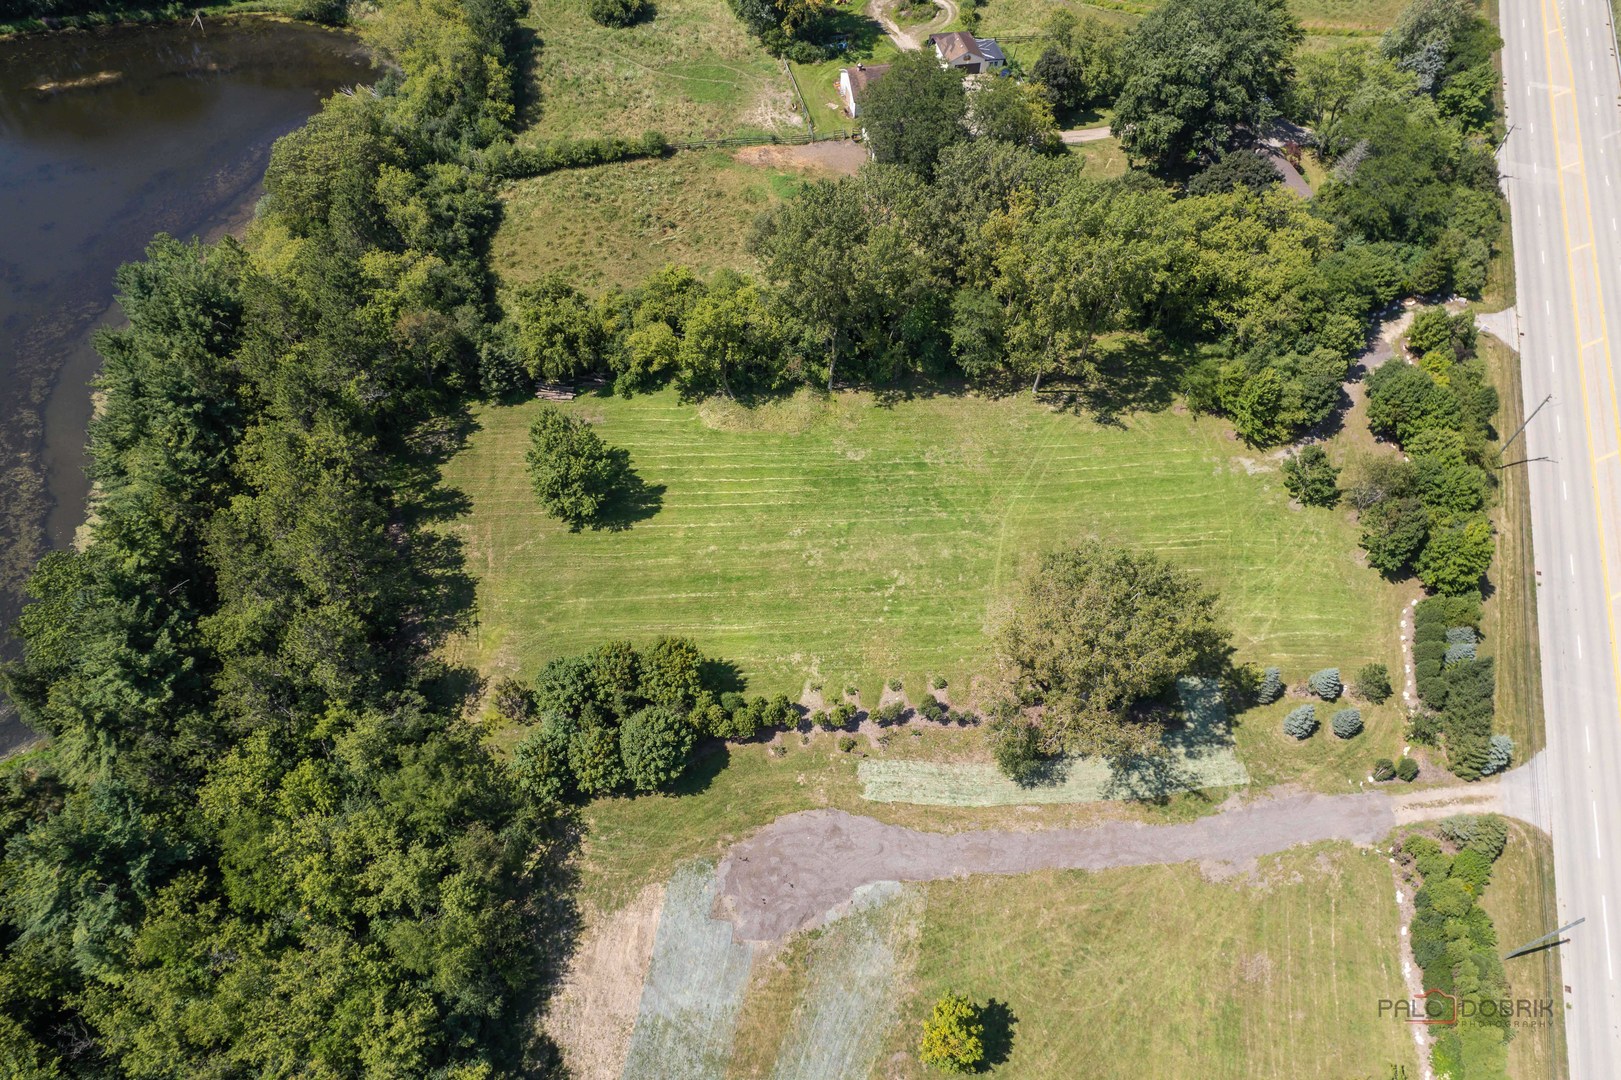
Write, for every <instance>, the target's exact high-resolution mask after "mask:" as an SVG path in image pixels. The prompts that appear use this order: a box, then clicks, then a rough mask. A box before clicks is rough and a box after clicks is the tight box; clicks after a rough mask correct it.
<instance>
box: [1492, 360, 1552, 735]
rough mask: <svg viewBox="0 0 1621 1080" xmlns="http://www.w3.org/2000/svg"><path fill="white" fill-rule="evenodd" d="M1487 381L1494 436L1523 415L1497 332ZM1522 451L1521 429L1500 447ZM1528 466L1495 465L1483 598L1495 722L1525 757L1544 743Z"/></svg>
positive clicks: (1509, 452)
mask: <svg viewBox="0 0 1621 1080" xmlns="http://www.w3.org/2000/svg"><path fill="white" fill-rule="evenodd" d="M1480 348H1481V352H1482V354H1483V355H1484V356H1485V357H1486V364H1487V366H1488V370H1489V371H1490V373H1491V381H1492V385H1494V386H1496V387H1497V391H1498V397H1499V399H1500V400H1501V402H1502V404H1501V405H1500V406H1499V408H1498V413H1497V416H1496V418H1495V420H1494V424H1495V426H1496V428H1497V433H1498V438H1499V439H1500V440H1501V439H1506V438H1508V437H1509V436H1510V435H1512V434H1513V433H1514V431H1515V429H1516V428H1518V427H1519V426H1520V425H1521V424H1522V423H1523V422H1524V421H1525V413H1526V409H1527V408H1528V407H1529V408H1532V409H1534V408H1536V406H1537V403H1536V402H1534V401H1533V402H1529V403H1526V402H1522V401H1521V397H1520V394H1521V391H1520V364H1519V358H1518V357H1516V356H1515V355H1514V353H1512V352H1511V351H1509V349H1508V348H1506V347H1505V346H1503V345H1502V344H1500V343H1499V342H1498V341H1497V340H1496V339H1495V338H1493V337H1490V336H1488V335H1486V334H1482V335H1481V336H1480ZM1523 457H1525V442H1524V436H1523V435H1522V436H1521V437H1520V438H1519V439H1517V440H1515V442H1514V444H1513V445H1511V446H1509V447H1508V448H1507V449H1506V451H1505V452H1504V454H1503V459H1504V460H1505V461H1515V460H1517V459H1520V458H1523ZM1526 470H1527V466H1525V465H1510V466H1508V467H1507V468H1504V469H1499V470H1498V473H1497V477H1498V480H1499V485H1500V486H1499V487H1498V494H1497V505H1496V507H1494V508H1493V512H1492V524H1493V525H1494V526H1495V527H1496V529H1497V558H1496V559H1495V560H1494V561H1493V563H1492V568H1491V570H1490V572H1489V575H1488V577H1489V580H1490V581H1491V584H1492V589H1491V591H1490V592H1489V593H1488V595H1487V597H1486V604H1485V610H1484V625H1483V627H1482V629H1483V630H1484V631H1485V635H1486V641H1485V645H1484V649H1485V651H1486V652H1487V653H1489V654H1490V655H1492V656H1493V657H1495V658H1496V661H1497V725H1498V727H1499V728H1500V729H1501V730H1502V731H1503V732H1504V733H1505V734H1507V735H1508V736H1509V737H1510V738H1512V739H1513V740H1514V747H1515V751H1514V753H1515V758H1516V761H1517V762H1519V761H1527V760H1529V759H1530V757H1531V755H1532V754H1535V753H1536V752H1537V751H1538V750H1541V749H1542V748H1543V746H1545V745H1546V744H1547V739H1546V736H1545V734H1544V731H1543V721H1542V653H1541V639H1540V637H1539V636H1538V633H1537V579H1536V565H1535V559H1534V557H1533V552H1532V542H1531V490H1530V489H1531V478H1530V476H1529V475H1528V474H1527V471H1526Z"/></svg>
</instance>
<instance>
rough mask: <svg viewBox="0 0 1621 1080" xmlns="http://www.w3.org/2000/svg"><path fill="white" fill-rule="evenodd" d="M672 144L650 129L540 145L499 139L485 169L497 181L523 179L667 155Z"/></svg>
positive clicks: (485, 159) (485, 161) (487, 156)
mask: <svg viewBox="0 0 1621 1080" xmlns="http://www.w3.org/2000/svg"><path fill="white" fill-rule="evenodd" d="M669 152H670V144H669V143H668V142H666V141H665V138H664V136H663V135H660V134H659V133H658V132H656V131H649V132H647V133H646V134H645V135H642V136H641V137H640V138H636V139H621V138H600V139H554V140H552V141H551V142H544V143H540V144H539V145H537V146H518V145H516V144H514V143H511V142H499V143H496V144H494V145H492V146H491V147H490V148H489V149H488V150H486V151H484V153H483V155H482V158H483V167H484V171H485V172H486V173H488V174H489V175H490V176H492V177H494V178H495V179H497V180H522V179H524V178H526V177H530V176H541V175H543V174H545V173H549V172H556V171H557V170H558V169H579V168H583V167H585V166H587V165H606V164H607V163H608V162H611V161H625V160H628V159H630V158H649V157H664V156H665V155H667V154H668V153H669Z"/></svg>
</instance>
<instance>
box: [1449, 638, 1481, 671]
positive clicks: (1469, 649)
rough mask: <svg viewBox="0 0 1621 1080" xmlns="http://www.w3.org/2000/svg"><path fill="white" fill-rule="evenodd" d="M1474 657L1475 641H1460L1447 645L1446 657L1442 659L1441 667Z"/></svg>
mask: <svg viewBox="0 0 1621 1080" xmlns="http://www.w3.org/2000/svg"><path fill="white" fill-rule="evenodd" d="M1474 658H1475V643H1474V642H1473V641H1460V642H1457V643H1456V644H1453V645H1448V646H1447V651H1446V658H1445V660H1443V661H1442V666H1443V667H1450V666H1452V665H1453V664H1461V663H1463V662H1464V661H1465V660H1473V659H1474Z"/></svg>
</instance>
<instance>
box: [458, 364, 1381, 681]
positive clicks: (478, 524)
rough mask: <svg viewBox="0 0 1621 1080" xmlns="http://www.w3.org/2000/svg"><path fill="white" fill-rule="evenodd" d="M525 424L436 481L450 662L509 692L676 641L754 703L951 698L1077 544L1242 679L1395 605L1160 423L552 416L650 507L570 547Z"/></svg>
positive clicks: (515, 423)
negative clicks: (1151, 570)
mask: <svg viewBox="0 0 1621 1080" xmlns="http://www.w3.org/2000/svg"><path fill="white" fill-rule="evenodd" d="M536 408H537V406H535V405H531V404H526V405H520V406H506V407H490V408H486V409H484V410H482V411H481V412H479V413H478V414H477V417H476V420H477V424H478V426H479V428H480V430H478V431H477V432H475V433H474V435H473V436H472V437H471V439H470V442H469V445H468V446H467V447H466V449H465V450H464V451H463V452H462V453H460V454H459V455H458V456H457V457H456V458H455V459H454V460H453V461H452V462H451V463H450V464H449V466H448V467H447V470H446V479H447V481H448V483H450V484H451V485H452V486H454V487H457V488H460V489H461V490H463V491H464V492H465V493H466V494H467V495H468V496H469V498H470V500H471V505H472V510H471V513H470V514H468V515H467V516H466V517H464V518H463V519H462V520H460V521H459V522H458V523H457V524H456V525H455V526H454V527H455V529H456V530H457V531H458V532H459V534H460V535H461V536H462V537H463V539H464V540H465V542H466V545H467V558H468V566H469V569H470V570H471V571H472V572H473V573H474V574H475V575H476V576H477V577H478V579H479V593H478V620H479V621H478V625H477V627H476V628H475V629H474V630H473V631H472V632H471V633H470V634H469V635H468V636H467V637H466V638H465V640H463V641H462V642H460V643H459V645H458V646H457V648H458V653H459V657H460V659H462V660H465V661H468V662H471V663H473V664H475V665H476V666H477V667H478V668H479V669H480V670H482V671H484V672H486V673H490V674H496V673H511V674H516V675H521V676H524V677H528V676H531V675H532V674H533V673H534V672H535V670H537V669H538V667H539V666H540V665H541V664H543V663H545V661H547V660H548V659H550V658H552V657H554V656H558V655H567V654H572V653H577V652H581V651H584V650H586V649H589V648H591V647H593V646H595V645H597V644H600V643H601V642H603V641H606V640H610V639H614V638H630V639H632V640H636V641H644V642H645V641H648V640H651V639H653V638H655V637H658V636H660V635H664V634H679V635H685V636H688V637H691V638H692V639H693V640H695V641H696V642H697V643H698V645H699V647H700V648H702V649H703V650H704V651H705V652H706V653H707V654H709V655H712V656H717V657H721V658H724V659H726V660H729V661H731V662H732V663H734V664H736V665H737V666H738V667H739V668H740V669H741V671H742V672H743V673H744V674H745V675H746V676H747V678H748V680H749V691H750V692H751V693H766V694H770V693H774V692H779V691H780V692H783V693H787V694H789V695H791V696H795V697H797V696H798V695H799V694H800V692H801V691H802V689H803V688H804V687H805V685H806V684H807V683H821V684H823V685H824V686H825V687H826V688H827V689H828V691H829V692H830V693H837V692H838V690H840V689H842V688H843V687H844V686H846V685H855V686H858V687H859V688H860V690H861V693H862V699H863V700H864V701H876V700H878V696H879V693H880V690H881V687H882V684H883V683H884V682H885V681H886V680H888V679H890V678H897V677H898V678H902V679H904V680H905V683H906V686H907V688H908V691H909V693H911V694H912V695H913V697H914V698H917V697H919V696H920V695H921V693H922V691H923V688H924V687H925V685H926V680H927V679H928V678H929V677H931V676H935V675H941V676H944V677H946V678H947V679H949V680H950V684H951V688H952V699H953V700H954V701H956V702H958V703H959V704H963V703H966V702H967V701H968V700H969V698H970V696H971V695H970V693H969V691H970V688H971V679H972V677H973V676H975V675H977V674H980V673H982V672H984V671H985V669H986V665H987V663H988V662H989V659H990V652H991V644H990V636H989V634H990V630H991V628H992V627H993V626H994V624H995V623H996V622H997V620H998V617H999V611H1000V609H1001V606H1002V605H1003V603H1004V602H1005V600H1006V598H1007V597H1008V595H1009V594H1010V593H1011V591H1012V589H1013V588H1014V586H1015V584H1016V582H1017V581H1018V580H1019V578H1020V576H1021V574H1022V573H1023V572H1024V570H1025V569H1026V568H1027V567H1028V566H1029V565H1030V564H1032V563H1033V562H1034V561H1035V559H1036V558H1037V557H1038V556H1039V554H1040V553H1042V552H1043V551H1046V550H1050V549H1053V548H1057V547H1060V546H1062V545H1064V544H1066V543H1068V542H1070V541H1073V540H1074V539H1076V538H1078V537H1081V536H1085V535H1088V534H1096V535H1099V536H1102V537H1104V538H1105V539H1109V540H1112V541H1115V542H1118V543H1120V544H1122V545H1126V546H1128V547H1132V548H1136V549H1141V550H1152V551H1156V552H1159V553H1161V554H1163V555H1165V556H1166V557H1167V558H1169V559H1171V560H1173V561H1174V562H1176V563H1177V564H1179V565H1181V566H1183V567H1186V568H1187V569H1189V570H1191V571H1193V572H1194V573H1196V574H1197V575H1198V576H1199V577H1201V578H1202V579H1203V580H1204V581H1206V582H1207V583H1208V584H1209V585H1210V586H1211V587H1212V588H1214V589H1216V590H1217V591H1218V592H1219V593H1220V594H1221V597H1222V600H1223V603H1224V606H1225V611H1226V617H1227V620H1228V622H1229V624H1230V625H1231V627H1232V629H1233V632H1234V643H1235V645H1236V646H1237V649H1238V655H1239V658H1240V659H1243V660H1248V661H1253V662H1255V663H1257V664H1261V665H1263V666H1264V665H1278V666H1280V667H1282V668H1283V670H1284V673H1285V677H1286V678H1287V679H1289V680H1291V681H1292V682H1298V681H1300V680H1302V679H1304V677H1305V676H1306V675H1307V674H1309V673H1310V672H1311V671H1313V670H1315V669H1317V668H1320V667H1324V666H1328V665H1336V666H1339V667H1340V668H1342V669H1344V670H1346V671H1354V670H1355V669H1356V667H1357V666H1359V665H1360V664H1362V663H1364V662H1366V661H1367V660H1369V659H1385V660H1388V656H1387V652H1388V644H1389V642H1390V641H1391V640H1392V639H1393V637H1394V634H1395V630H1396V623H1397V619H1398V607H1399V604H1400V602H1401V601H1400V597H1399V595H1398V592H1397V590H1395V589H1394V588H1392V587H1391V586H1389V585H1387V584H1385V583H1384V582H1382V581H1381V579H1380V578H1379V577H1378V575H1376V574H1374V573H1372V572H1371V571H1369V570H1367V569H1366V568H1364V567H1363V566H1361V565H1360V564H1359V559H1358V549H1357V544H1356V530H1355V527H1354V525H1353V524H1352V522H1351V520H1350V517H1349V515H1348V513H1345V512H1340V511H1321V510H1310V511H1308V510H1300V509H1294V508H1291V507H1290V505H1289V502H1288V499H1287V496H1286V495H1285V493H1284V492H1283V490H1282V485H1281V482H1280V479H1279V475H1278V473H1277V472H1276V465H1277V461H1276V459H1275V458H1262V457H1260V456H1259V455H1257V456H1256V457H1255V458H1251V457H1248V456H1246V454H1245V452H1244V449H1243V447H1242V446H1241V444H1239V443H1237V442H1235V441H1233V439H1232V438H1231V435H1230V433H1229V431H1228V429H1227V427H1226V426H1225V425H1224V424H1222V423H1219V422H1217V421H1214V420H1210V419H1202V420H1194V419H1191V418H1189V417H1187V416H1184V415H1178V414H1176V413H1173V412H1164V413H1159V414H1152V415H1141V416H1134V417H1130V418H1127V419H1126V420H1125V421H1124V422H1122V423H1121V424H1119V425H1118V426H1108V427H1106V426H1101V425H1099V424H1096V423H1093V422H1091V421H1089V420H1086V419H1082V418H1079V417H1076V416H1074V415H1070V414H1067V413H1057V412H1053V411H1051V410H1050V409H1048V408H1047V407H1045V406H1044V405H1041V404H1037V403H1033V402H1032V401H1031V400H1030V399H1029V398H1028V397H1026V396H1022V395H1021V396H1019V397H1014V398H1007V399H1002V400H990V399H985V398H980V397H972V396H940V397H926V398H920V399H915V400H909V401H900V402H898V403H895V404H893V405H892V406H889V407H880V406H878V405H877V404H875V402H874V399H873V398H872V397H871V396H870V395H867V394H859V393H846V394H839V395H835V396H833V397H825V396H822V395H817V394H812V393H810V392H808V391H807V392H801V393H800V394H799V395H797V396H795V397H794V398H792V399H788V400H786V401H783V402H780V403H777V404H772V405H766V406H762V407H760V408H756V409H752V410H751V409H744V408H742V407H741V406H737V405H734V404H731V403H729V402H724V401H710V402H707V403H705V404H702V405H691V404H683V403H681V402H680V401H678V400H677V399H676V397H675V396H674V394H673V393H670V392H664V393H659V394H652V395H646V396H639V397H636V398H633V399H630V400H623V399H616V398H612V397H608V396H606V395H599V396H592V397H587V398H582V399H579V400H576V401H574V402H572V403H569V404H568V405H567V406H565V408H567V409H568V410H569V411H570V412H572V413H573V414H574V415H577V416H579V417H581V418H584V419H587V420H589V421H591V422H592V423H593V424H594V425H595V426H596V429H597V431H598V432H599V433H600V434H601V436H602V438H603V439H604V440H606V441H607V442H608V443H609V444H610V445H612V446H617V447H622V448H624V449H625V450H626V451H628V452H629V455H630V460H631V463H632V465H633V467H634V468H635V470H636V471H637V472H638V474H639V475H640V476H641V478H642V480H643V481H644V482H645V483H646V484H648V485H650V486H651V487H653V488H655V489H660V491H661V493H660V496H659V498H660V501H661V505H660V506H659V508H658V509H657V511H656V512H654V513H653V514H652V515H651V516H650V517H647V518H645V519H644V520H641V521H637V522H635V523H634V524H632V525H631V526H630V527H629V528H628V529H625V530H623V531H590V530H587V531H583V532H570V531H569V530H568V529H567V528H566V527H564V526H562V525H561V524H560V523H558V522H556V521H554V520H552V519H551V518H549V517H547V516H546V515H545V514H544V513H543V512H542V511H541V509H540V507H539V506H538V505H537V503H536V501H535V499H534V495H533V493H532V492H531V490H530V488H529V482H528V478H527V476H526V474H525V470H524V465H523V456H524V453H525V450H526V448H527V439H528V428H529V424H530V422H531V421H532V419H533V417H534V415H535V412H536Z"/></svg>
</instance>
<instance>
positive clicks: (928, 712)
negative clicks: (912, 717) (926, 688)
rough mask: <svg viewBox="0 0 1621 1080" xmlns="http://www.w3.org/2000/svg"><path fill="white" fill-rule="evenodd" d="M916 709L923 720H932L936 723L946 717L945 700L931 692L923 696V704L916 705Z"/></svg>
mask: <svg viewBox="0 0 1621 1080" xmlns="http://www.w3.org/2000/svg"><path fill="white" fill-rule="evenodd" d="M917 711H918V713H919V714H920V715H921V716H922V717H923V718H924V719H925V720H933V721H934V722H935V723H937V724H938V723H940V722H941V721H942V720H944V719H945V718H946V706H945V702H943V701H941V700H940V699H939V698H937V697H935V696H934V695H933V694H929V695H927V696H925V697H924V699H923V704H921V705H919V706H918V707H917Z"/></svg>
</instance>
